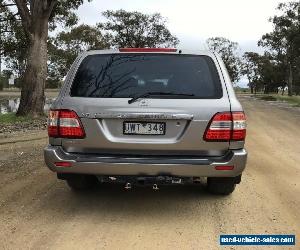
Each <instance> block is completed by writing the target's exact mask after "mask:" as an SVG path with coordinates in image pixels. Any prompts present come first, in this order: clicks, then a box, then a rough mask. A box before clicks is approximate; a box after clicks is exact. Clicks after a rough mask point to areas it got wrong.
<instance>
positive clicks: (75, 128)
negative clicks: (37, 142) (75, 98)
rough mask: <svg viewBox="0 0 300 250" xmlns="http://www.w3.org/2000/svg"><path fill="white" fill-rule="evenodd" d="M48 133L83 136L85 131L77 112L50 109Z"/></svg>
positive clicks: (51, 134)
mask: <svg viewBox="0 0 300 250" xmlns="http://www.w3.org/2000/svg"><path fill="white" fill-rule="evenodd" d="M48 135H49V136H50V137H62V138H77V139H79V138H84V137H85V132H84V129H83V127H82V124H81V122H80V119H79V117H78V116H77V114H76V113H75V112H74V111H72V110H65V109H62V110H50V111H49V118H48Z"/></svg>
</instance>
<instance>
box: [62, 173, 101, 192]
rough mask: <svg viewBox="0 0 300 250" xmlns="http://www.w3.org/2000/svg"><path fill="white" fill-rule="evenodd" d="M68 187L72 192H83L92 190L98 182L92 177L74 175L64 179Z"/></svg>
mask: <svg viewBox="0 0 300 250" xmlns="http://www.w3.org/2000/svg"><path fill="white" fill-rule="evenodd" d="M66 181H67V183H68V186H69V187H70V188H71V189H72V190H74V191H83V190H88V189H92V188H93V187H94V186H96V184H97V182H98V180H97V178H96V176H93V175H81V174H74V175H72V176H69V177H68V178H67V179H66Z"/></svg>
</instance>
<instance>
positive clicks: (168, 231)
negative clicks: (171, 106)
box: [0, 96, 300, 249]
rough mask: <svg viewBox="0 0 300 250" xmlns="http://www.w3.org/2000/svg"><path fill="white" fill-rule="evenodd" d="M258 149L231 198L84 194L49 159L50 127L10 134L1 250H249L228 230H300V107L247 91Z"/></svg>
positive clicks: (1, 156)
mask: <svg viewBox="0 0 300 250" xmlns="http://www.w3.org/2000/svg"><path fill="white" fill-rule="evenodd" d="M241 101H242V103H243V105H244V108H245V110H246V114H247V116H248V137H247V143H246V147H247V149H248V151H249V160H248V165H247V169H246V171H245V172H244V175H243V179H242V183H241V184H240V185H239V186H238V187H237V189H236V190H235V192H234V193H233V194H232V195H231V196H228V197H219V196H213V195H210V194H208V193H206V191H205V188H204V186H203V185H201V184H198V185H193V186H192V185H191V186H184V187H183V186H168V187H164V188H161V189H160V190H159V191H157V192H154V191H152V190H151V189H150V188H143V187H140V188H135V189H133V190H131V191H125V190H124V189H123V187H121V186H118V185H103V186H99V187H98V188H96V189H95V190H92V191H90V192H87V193H82V194H75V193H73V192H71V191H70V190H69V188H68V187H67V186H66V185H65V183H64V182H63V181H59V180H57V179H56V177H55V175H54V174H53V173H52V172H50V171H49V170H48V169H47V168H46V167H45V165H44V162H43V152H42V149H43V147H44V146H45V145H46V144H47V139H46V132H45V131H31V132H28V133H22V134H18V133H17V134H13V135H9V136H2V137H1V138H0V249H219V248H223V249H241V247H220V246H219V235H220V234H296V240H297V244H296V247H273V248H272V247H257V248H253V247H242V249H299V237H300V216H299V214H300V212H299V211H300V182H299V180H300V111H299V108H298V109H297V108H289V107H287V106H280V105H277V104H274V103H268V102H264V101H259V100H254V99H251V98H250V97H247V96H245V97H243V98H242V100H241Z"/></svg>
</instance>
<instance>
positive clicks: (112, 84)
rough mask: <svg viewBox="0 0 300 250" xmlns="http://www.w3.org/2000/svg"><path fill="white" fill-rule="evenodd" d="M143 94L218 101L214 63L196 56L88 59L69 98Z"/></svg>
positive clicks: (208, 58) (126, 55)
mask: <svg viewBox="0 0 300 250" xmlns="http://www.w3.org/2000/svg"><path fill="white" fill-rule="evenodd" d="M147 92H172V93H180V94H193V95H194V96H193V97H190V96H183V97H172V98H211V99H215V98H221V97H222V87H221V83H220V79H219V75H218V72H217V69H216V67H215V65H214V62H213V61H212V59H211V58H210V57H207V56H196V55H195V56H192V55H162V54H112V55H90V56H87V57H86V58H85V59H84V60H83V61H82V63H81V65H80V67H79V69H78V71H77V73H76V76H75V79H74V82H73V85H72V88H71V96H77V97H102V98H104V97H114V98H116V97H133V96H136V95H140V94H144V93H147ZM161 98H166V97H163V96H162V97H161Z"/></svg>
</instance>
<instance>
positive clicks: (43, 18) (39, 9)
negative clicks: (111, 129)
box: [0, 0, 84, 116]
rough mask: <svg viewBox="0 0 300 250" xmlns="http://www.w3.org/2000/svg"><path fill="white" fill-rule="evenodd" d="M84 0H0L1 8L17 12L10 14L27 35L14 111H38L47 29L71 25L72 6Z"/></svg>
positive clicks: (73, 19)
mask: <svg viewBox="0 0 300 250" xmlns="http://www.w3.org/2000/svg"><path fill="white" fill-rule="evenodd" d="M83 1H84V0H69V1H64V0H30V1H29V0H6V1H5V0H1V2H0V6H1V8H10V10H11V11H13V10H14V6H16V8H17V12H15V13H14V14H13V15H14V16H17V17H19V18H20V20H21V24H22V27H23V30H24V33H25V36H26V37H27V39H28V52H27V58H26V70H25V72H24V78H23V84H22V91H21V100H20V105H19V109H18V111H17V115H27V114H31V115H33V116H39V115H42V114H43V113H44V112H43V107H44V102H45V96H44V90H45V82H46V77H47V59H48V56H47V39H48V30H49V28H50V29H55V28H56V25H57V23H59V24H60V25H66V26H70V25H74V23H76V22H77V18H76V15H75V14H74V12H73V11H74V10H76V9H77V8H78V7H79V6H80V5H81V4H82V3H83Z"/></svg>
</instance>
